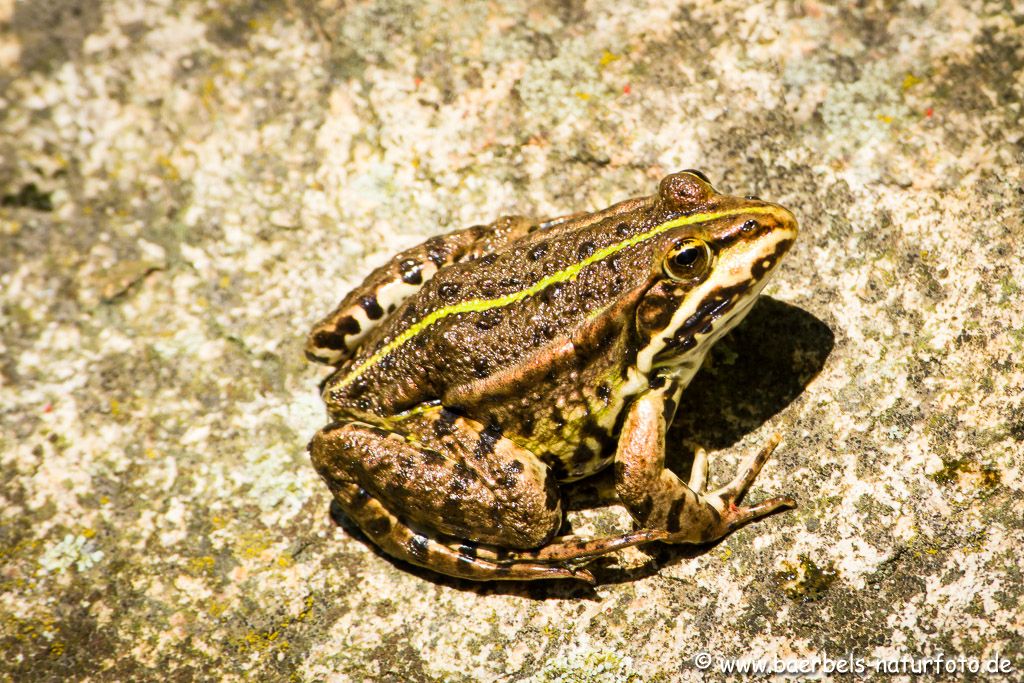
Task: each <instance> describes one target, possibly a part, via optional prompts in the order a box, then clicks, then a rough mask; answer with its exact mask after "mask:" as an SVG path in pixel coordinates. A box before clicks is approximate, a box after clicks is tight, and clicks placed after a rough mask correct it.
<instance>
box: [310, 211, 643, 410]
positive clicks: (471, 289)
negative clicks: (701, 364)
mask: <svg viewBox="0 0 1024 683" xmlns="http://www.w3.org/2000/svg"><path fill="white" fill-rule="evenodd" d="M650 203H651V202H650V200H649V199H639V200H631V202H629V203H624V206H626V207H627V208H628V209H629V210H628V211H626V210H623V209H622V208H620V207H618V206H617V207H613V208H612V209H609V210H606V211H603V212H600V213H599V214H587V215H583V216H580V217H578V218H575V219H573V220H571V221H567V222H565V223H563V224H560V225H558V226H555V227H554V228H552V229H550V230H540V231H537V232H534V233H532V234H529V235H527V236H526V237H524V238H522V239H520V240H516V241H514V242H512V243H511V244H508V245H505V246H504V247H503V248H502V249H500V250H497V251H494V252H492V253H489V254H486V255H483V256H481V257H480V258H477V259H474V260H471V261H465V262H461V263H455V264H452V265H449V266H447V267H445V268H442V269H440V270H439V271H438V272H437V274H436V275H434V277H433V278H432V279H431V280H430V281H429V282H427V283H425V284H424V286H423V287H422V288H421V289H420V290H419V292H417V293H416V294H415V295H413V296H412V297H410V298H409V299H407V300H406V301H405V302H404V303H402V304H401V305H400V306H399V307H398V308H397V309H396V310H395V311H394V313H393V314H391V315H390V316H389V317H388V319H387V320H385V321H384V322H383V323H382V324H381V325H380V326H379V327H378V328H377V329H376V330H374V331H373V332H372V333H371V334H370V335H368V336H367V338H366V339H365V340H364V341H363V343H362V344H361V346H360V348H359V349H358V351H357V352H356V354H355V356H354V357H353V358H352V359H351V361H349V362H348V363H346V364H345V365H343V366H342V367H341V368H340V370H339V373H338V374H337V375H336V377H337V378H343V379H344V380H347V381H344V383H343V385H342V386H339V383H337V382H335V383H334V384H333V386H332V385H330V384H329V386H328V392H327V398H328V401H329V402H332V401H333V402H334V403H335V404H337V405H342V404H345V405H352V404H353V403H354V402H360V401H361V406H360V408H361V409H363V410H368V411H370V412H373V413H379V414H393V413H394V412H396V411H401V410H404V409H407V408H410V407H412V406H415V405H417V404H420V403H423V402H425V401H433V400H441V401H446V402H451V401H457V402H458V403H459V404H460V405H461V406H463V407H465V406H466V404H469V403H474V404H475V403H479V402H482V401H484V402H485V401H486V400H487V399H488V398H489V397H493V396H495V395H498V394H500V395H502V396H508V395H509V394H515V393H517V392H519V393H521V391H522V389H523V386H524V385H525V384H527V383H531V382H539V381H540V380H541V379H542V378H543V377H544V376H545V375H546V374H550V373H551V372H552V370H553V369H555V370H556V373H557V374H559V375H560V379H561V380H562V381H563V382H564V381H565V379H566V378H565V377H564V376H561V375H562V374H563V373H561V372H557V369H558V368H561V367H562V366H561V365H560V364H564V363H566V362H571V363H575V364H577V365H580V364H581V363H582V364H585V360H581V359H582V357H583V356H585V355H587V354H588V353H589V355H591V356H595V355H599V354H600V351H601V350H602V349H606V348H608V346H609V345H610V344H612V343H614V338H615V337H616V336H617V335H620V334H622V332H623V330H622V327H621V325H622V323H623V322H624V321H626V320H628V318H629V316H623V315H618V316H611V315H607V313H609V312H610V309H612V308H614V307H618V308H623V307H627V308H628V307H629V306H630V304H631V302H633V301H635V299H636V297H638V296H639V295H640V294H642V291H643V288H644V287H645V286H646V284H647V281H648V279H649V276H650V270H651V265H650V264H651V256H650V253H649V250H650V249H651V245H650V244H647V243H639V244H637V245H635V246H632V247H631V248H629V249H619V250H617V251H615V252H614V253H609V250H610V248H614V247H616V246H617V245H618V246H621V244H622V243H623V241H626V240H629V239H630V237H631V236H633V235H636V234H639V233H641V232H642V231H643V230H644V229H645V228H646V227H648V226H649V224H651V223H653V222H654V221H656V220H657V218H658V217H657V216H649V214H650V213H651V212H650V211H648V210H647V209H648V208H649V207H650ZM609 321H612V323H616V324H612V323H609ZM370 387H373V391H370ZM364 396H365V397H366V398H365V399H364V398H363V397H364Z"/></svg>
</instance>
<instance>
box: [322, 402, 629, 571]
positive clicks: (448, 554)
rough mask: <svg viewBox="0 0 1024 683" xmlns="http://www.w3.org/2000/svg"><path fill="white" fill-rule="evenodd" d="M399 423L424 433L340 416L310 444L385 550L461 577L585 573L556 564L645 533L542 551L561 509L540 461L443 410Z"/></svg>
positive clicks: (340, 496) (339, 494) (332, 483)
mask: <svg viewBox="0 0 1024 683" xmlns="http://www.w3.org/2000/svg"><path fill="white" fill-rule="evenodd" d="M403 426H408V427H411V428H412V430H411V431H412V433H415V434H423V435H424V436H423V437H421V438H422V439H423V441H417V440H414V439H413V437H412V436H409V435H403V434H401V433H398V432H394V431H392V432H388V431H385V430H383V429H380V428H378V427H374V426H372V425H367V424H362V423H347V424H334V425H328V426H327V427H325V428H324V429H322V430H321V431H320V432H318V433H317V435H316V436H314V438H313V441H312V442H311V443H310V455H311V457H312V460H313V464H314V466H315V467H316V469H317V471H318V472H319V473H320V475H321V477H323V479H324V480H325V481H326V482H327V485H328V486H329V487H330V489H331V491H332V492H333V493H334V496H335V499H336V500H337V501H338V503H339V504H340V505H341V507H342V509H343V510H344V511H345V513H346V514H347V515H348V516H349V517H350V518H351V519H352V520H353V521H354V522H355V523H356V524H357V525H358V526H359V528H360V529H362V530H363V531H364V532H365V533H366V534H367V535H368V536H369V537H370V539H371V540H372V541H373V542H374V543H376V544H377V545H378V546H380V548H382V549H383V550H384V551H385V552H387V553H388V554H390V555H392V556H395V557H398V558H400V559H403V560H407V561H409V562H411V563H413V564H417V565H420V566H423V567H427V568H428V569H433V570H435V571H439V572H442V573H445V574H449V575H452V576H457V577H461V578H467V579H476V580H489V579H548V578H572V579H579V580H583V581H590V580H592V577H591V576H590V574H589V573H588V572H586V571H583V570H579V569H572V568H567V567H565V566H561V563H563V562H564V561H565V560H568V559H576V558H581V557H590V556H593V555H594V554H600V553H601V552H609V551H611V550H614V549H616V548H618V547H626V546H627V545H635V544H636V543H642V542H645V541H646V540H649V539H647V538H646V537H644V536H643V535H640V536H637V535H636V534H635V533H633V534H629V535H625V536H624V537H622V538H616V539H612V540H610V541H605V540H601V539H599V540H598V541H592V542H589V544H584V545H582V546H574V547H571V548H570V547H568V546H561V545H559V544H555V546H554V547H553V548H552V549H551V550H545V549H544V547H545V546H546V545H547V543H548V542H549V541H550V540H551V538H552V537H553V536H554V535H555V533H556V532H557V530H558V528H559V526H560V525H561V522H562V509H561V499H560V498H559V496H558V489H557V486H556V485H555V482H554V477H553V475H551V474H550V471H549V470H548V468H547V467H546V466H545V465H544V464H543V463H542V462H540V461H539V460H538V459H537V458H536V457H534V456H533V455H532V454H531V453H529V452H528V451H525V450H523V449H521V448H519V447H518V446H516V445H515V444H514V443H512V442H511V441H509V440H508V439H505V438H503V437H501V435H500V434H499V433H497V432H496V431H494V430H493V429H488V428H483V427H481V426H480V425H479V424H478V423H475V422H473V421H472V420H469V419H467V418H462V417H459V416H456V415H454V414H452V413H449V412H448V411H443V410H440V409H439V410H438V411H435V412H434V413H433V414H432V415H419V416H416V417H415V418H413V419H411V420H409V421H408V422H407V423H404V424H403ZM506 549H507V550H506ZM535 549H538V550H535ZM517 551H523V552H521V553H519V554H518V555H517V554H516V553H517Z"/></svg>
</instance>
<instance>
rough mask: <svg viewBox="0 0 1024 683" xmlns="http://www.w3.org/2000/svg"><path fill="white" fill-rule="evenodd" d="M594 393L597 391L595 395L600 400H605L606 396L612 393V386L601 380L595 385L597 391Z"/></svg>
mask: <svg viewBox="0 0 1024 683" xmlns="http://www.w3.org/2000/svg"><path fill="white" fill-rule="evenodd" d="M595 393H597V397H598V398H599V399H601V400H602V401H607V400H608V398H609V397H610V396H611V395H612V388H611V387H610V386H608V384H607V383H605V382H601V383H600V384H598V385H597V391H596V392H595Z"/></svg>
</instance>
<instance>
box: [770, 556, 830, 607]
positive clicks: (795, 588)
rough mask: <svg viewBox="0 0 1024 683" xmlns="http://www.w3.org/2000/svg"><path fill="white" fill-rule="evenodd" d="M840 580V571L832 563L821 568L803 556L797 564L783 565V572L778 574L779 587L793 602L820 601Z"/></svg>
mask: <svg viewBox="0 0 1024 683" xmlns="http://www.w3.org/2000/svg"><path fill="white" fill-rule="evenodd" d="M837 578H839V571H838V570H837V569H836V568H835V565H833V564H832V563H831V562H829V563H826V564H825V565H824V566H823V567H819V566H818V565H817V564H816V563H815V562H814V560H812V559H811V558H810V557H808V556H807V555H801V556H800V558H799V560H798V561H797V562H785V563H783V569H782V571H779V572H776V574H775V580H776V582H777V583H778V585H779V587H781V588H782V590H784V591H785V592H786V595H787V596H789V597H790V599H792V600H796V601H798V602H813V601H815V600H820V599H821V598H822V597H824V596H825V593H826V592H827V591H828V590H829V588H831V587H832V584H833V583H834V582H835V581H836V579H837Z"/></svg>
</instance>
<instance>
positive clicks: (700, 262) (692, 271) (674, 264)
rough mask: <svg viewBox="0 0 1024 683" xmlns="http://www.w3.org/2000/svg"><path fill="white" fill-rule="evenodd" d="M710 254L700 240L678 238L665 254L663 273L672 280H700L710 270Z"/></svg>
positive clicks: (708, 248) (706, 246) (708, 249)
mask: <svg viewBox="0 0 1024 683" xmlns="http://www.w3.org/2000/svg"><path fill="white" fill-rule="evenodd" d="M711 260H712V254H711V249H710V247H708V245H707V243H705V242H702V241H700V240H692V239H691V240H679V241H678V242H676V243H675V244H674V245H672V248H671V249H670V250H669V252H668V254H667V255H666V256H665V263H664V268H665V274H666V275H668V276H669V277H670V278H672V279H673V280H685V281H687V282H700V281H701V280H703V279H704V278H705V277H706V276H707V274H708V271H710V270H711Z"/></svg>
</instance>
